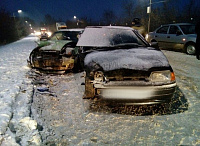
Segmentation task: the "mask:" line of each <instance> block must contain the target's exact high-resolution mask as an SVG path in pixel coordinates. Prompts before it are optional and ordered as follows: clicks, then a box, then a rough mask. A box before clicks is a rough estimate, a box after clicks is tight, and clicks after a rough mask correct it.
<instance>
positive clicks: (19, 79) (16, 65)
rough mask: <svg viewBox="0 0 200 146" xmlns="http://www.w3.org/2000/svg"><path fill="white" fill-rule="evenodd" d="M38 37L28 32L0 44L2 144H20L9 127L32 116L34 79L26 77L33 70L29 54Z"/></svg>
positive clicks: (0, 135) (0, 133)
mask: <svg viewBox="0 0 200 146" xmlns="http://www.w3.org/2000/svg"><path fill="white" fill-rule="evenodd" d="M37 40H38V38H37V37H35V36H33V35H29V36H28V37H25V38H23V39H21V40H19V41H17V42H14V43H11V44H8V45H5V46H1V47H0V144H2V145H11V144H12V145H17V144H16V143H15V140H14V139H13V138H12V134H11V132H9V131H10V130H11V131H12V130H13V129H14V127H15V128H16V125H15V123H18V122H19V121H20V120H22V119H23V118H25V117H28V116H29V112H30V110H29V108H30V107H28V104H30V100H31V97H30V96H32V95H31V94H32V89H31V88H32V87H31V80H30V79H28V78H26V73H27V71H28V70H30V69H29V67H27V58H28V56H29V54H30V52H31V51H32V50H33V49H34V48H35V47H36V43H35V41H37ZM17 97H18V98H17ZM8 127H10V128H8ZM12 127H13V129H12Z"/></svg>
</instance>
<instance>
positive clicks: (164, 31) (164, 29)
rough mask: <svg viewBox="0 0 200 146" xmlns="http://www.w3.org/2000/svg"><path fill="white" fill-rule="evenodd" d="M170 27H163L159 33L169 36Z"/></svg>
mask: <svg viewBox="0 0 200 146" xmlns="http://www.w3.org/2000/svg"><path fill="white" fill-rule="evenodd" d="M168 27H169V26H163V27H161V28H160V29H158V30H157V33H162V34H167V31H168Z"/></svg>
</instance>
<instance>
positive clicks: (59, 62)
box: [28, 29, 83, 73]
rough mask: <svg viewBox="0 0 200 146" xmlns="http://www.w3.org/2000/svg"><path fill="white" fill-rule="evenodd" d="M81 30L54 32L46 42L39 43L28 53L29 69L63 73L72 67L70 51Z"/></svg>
mask: <svg viewBox="0 0 200 146" xmlns="http://www.w3.org/2000/svg"><path fill="white" fill-rule="evenodd" d="M82 31H83V29H62V30H60V31H57V32H55V33H54V34H53V35H52V36H51V37H50V38H49V40H48V41H40V42H39V43H38V46H37V47H36V48H35V49H34V50H33V51H32V52H31V53H30V56H29V59H28V63H29V65H30V66H31V67H33V68H37V69H40V70H41V71H46V72H50V73H52V72H56V73H64V72H65V71H66V70H69V69H72V68H73V67H74V59H73V57H72V50H73V49H74V48H75V46H76V43H77V41H78V35H79V34H80V33H81V32H82Z"/></svg>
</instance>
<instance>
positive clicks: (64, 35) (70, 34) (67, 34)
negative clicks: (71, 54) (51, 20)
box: [51, 31, 80, 42]
mask: <svg viewBox="0 0 200 146" xmlns="http://www.w3.org/2000/svg"><path fill="white" fill-rule="evenodd" d="M79 34H80V31H60V32H56V33H54V34H53V35H52V37H51V40H72V41H76V42H77V41H78V35H79Z"/></svg>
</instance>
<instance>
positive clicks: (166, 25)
mask: <svg viewBox="0 0 200 146" xmlns="http://www.w3.org/2000/svg"><path fill="white" fill-rule="evenodd" d="M168 25H194V24H192V23H172V24H164V25H161V26H168Z"/></svg>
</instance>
